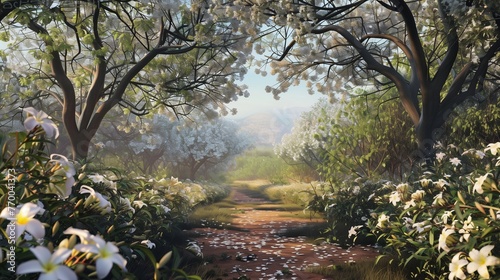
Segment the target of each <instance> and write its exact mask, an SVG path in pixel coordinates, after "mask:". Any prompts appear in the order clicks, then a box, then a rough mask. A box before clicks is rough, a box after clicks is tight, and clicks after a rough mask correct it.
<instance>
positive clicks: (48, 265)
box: [43, 262, 57, 273]
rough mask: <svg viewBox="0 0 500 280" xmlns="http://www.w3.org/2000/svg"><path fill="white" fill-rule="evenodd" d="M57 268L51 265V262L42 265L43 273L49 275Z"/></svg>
mask: <svg viewBox="0 0 500 280" xmlns="http://www.w3.org/2000/svg"><path fill="white" fill-rule="evenodd" d="M56 268H57V265H56V264H54V263H52V262H48V263H46V264H44V265H43V271H44V272H45V273H50V272H52V271H53V270H55V269H56Z"/></svg>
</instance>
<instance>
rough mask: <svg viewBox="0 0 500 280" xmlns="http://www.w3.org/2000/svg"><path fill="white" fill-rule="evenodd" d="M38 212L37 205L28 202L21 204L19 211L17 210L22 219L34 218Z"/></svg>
mask: <svg viewBox="0 0 500 280" xmlns="http://www.w3.org/2000/svg"><path fill="white" fill-rule="evenodd" d="M39 211H40V207H38V205H36V204H34V203H31V202H28V203H25V204H23V206H22V207H21V209H20V210H19V215H22V216H24V217H34V216H35V215H36V214H38V212H39Z"/></svg>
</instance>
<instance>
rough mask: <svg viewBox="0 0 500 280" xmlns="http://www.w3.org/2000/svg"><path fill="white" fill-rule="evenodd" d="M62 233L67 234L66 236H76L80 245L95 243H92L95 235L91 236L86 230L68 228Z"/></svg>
mask: <svg viewBox="0 0 500 280" xmlns="http://www.w3.org/2000/svg"><path fill="white" fill-rule="evenodd" d="M63 233H64V234H68V235H76V236H78V237H79V238H80V242H81V243H82V244H95V242H94V238H95V235H93V234H91V233H90V232H89V231H88V230H86V229H79V228H74V227H69V228H67V229H66V230H65V231H64V232H63Z"/></svg>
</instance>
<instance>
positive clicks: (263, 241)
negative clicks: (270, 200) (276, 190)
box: [194, 191, 378, 280]
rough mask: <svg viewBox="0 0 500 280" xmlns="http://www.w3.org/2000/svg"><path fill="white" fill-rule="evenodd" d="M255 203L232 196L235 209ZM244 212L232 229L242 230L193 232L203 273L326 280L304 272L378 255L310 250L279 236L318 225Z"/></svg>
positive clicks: (302, 240) (302, 241) (323, 247)
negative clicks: (209, 271)
mask: <svg viewBox="0 0 500 280" xmlns="http://www.w3.org/2000/svg"><path fill="white" fill-rule="evenodd" d="M257 200H258V201H257ZM257 200H256V198H252V197H249V196H247V195H246V194H244V193H242V192H239V191H236V192H235V194H233V201H236V202H239V203H244V202H246V203H248V202H251V203H264V202H266V201H262V199H257ZM246 206H248V204H246ZM246 206H245V209H242V210H241V212H240V213H238V214H236V215H235V219H234V220H233V224H232V226H236V227H238V228H241V229H244V230H228V229H214V228H198V229H195V230H194V231H195V232H196V233H197V234H199V237H198V238H196V241H197V243H198V244H199V245H200V247H201V248H202V251H203V254H204V258H205V260H207V269H208V268H211V269H214V272H216V274H218V275H222V276H219V278H214V279H252V280H254V279H313V280H319V279H330V278H325V277H322V276H321V275H317V274H313V273H310V272H307V271H306V268H307V267H311V266H328V265H335V264H344V263H349V262H352V263H354V262H361V261H364V260H373V259H374V258H375V257H376V256H377V255H378V254H377V252H376V250H375V249H373V248H371V247H363V246H359V247H358V246H356V247H353V248H350V249H347V250H346V249H342V248H341V247H339V246H336V245H335V244H328V243H326V242H315V243H316V244H313V243H311V240H308V239H307V238H306V237H304V236H298V237H285V236H283V233H285V231H287V230H290V229H297V228H300V227H304V226H306V225H307V224H317V223H319V222H321V220H320V219H317V218H316V219H304V218H299V217H293V215H290V214H289V213H287V212H284V211H275V210H255V209H252V208H251V207H248V208H247V207H246ZM238 209H240V208H238ZM245 276H246V278H245Z"/></svg>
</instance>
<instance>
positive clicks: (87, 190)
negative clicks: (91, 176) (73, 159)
mask: <svg viewBox="0 0 500 280" xmlns="http://www.w3.org/2000/svg"><path fill="white" fill-rule="evenodd" d="M80 193H81V194H84V193H88V194H91V195H95V191H94V189H93V188H91V187H89V186H87V185H82V186H81V187H80Z"/></svg>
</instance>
